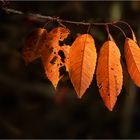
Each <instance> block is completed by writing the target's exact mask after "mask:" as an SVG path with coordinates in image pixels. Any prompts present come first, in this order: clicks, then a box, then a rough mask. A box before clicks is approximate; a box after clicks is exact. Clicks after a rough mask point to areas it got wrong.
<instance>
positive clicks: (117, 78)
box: [96, 41, 123, 111]
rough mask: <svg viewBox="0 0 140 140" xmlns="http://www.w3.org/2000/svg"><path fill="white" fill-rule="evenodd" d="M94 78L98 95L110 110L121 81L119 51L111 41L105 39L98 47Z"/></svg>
mask: <svg viewBox="0 0 140 140" xmlns="http://www.w3.org/2000/svg"><path fill="white" fill-rule="evenodd" d="M96 79H97V85H98V88H99V92H100V95H101V97H102V99H103V101H104V103H105V105H106V107H107V108H108V109H109V110H110V111H112V110H113V107H114V105H115V103H116V101H117V96H118V95H119V94H120V91H121V89H122V83H123V75H122V67H121V63H120V51H119V49H118V47H117V46H116V44H115V42H113V41H106V42H105V43H104V44H103V46H102V47H101V49H100V53H99V58H98V64H97V71H96Z"/></svg>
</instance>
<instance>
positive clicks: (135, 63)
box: [124, 38, 140, 87]
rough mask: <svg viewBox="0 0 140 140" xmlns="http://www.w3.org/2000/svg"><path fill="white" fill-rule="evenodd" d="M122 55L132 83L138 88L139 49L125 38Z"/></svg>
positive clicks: (139, 70) (139, 83) (139, 81)
mask: <svg viewBox="0 0 140 140" xmlns="http://www.w3.org/2000/svg"><path fill="white" fill-rule="evenodd" d="M124 53H125V59H126V64H127V69H128V72H129V74H130V76H131V78H132V80H133V81H134V83H135V84H136V85H137V86H138V87H140V48H139V46H138V45H137V43H136V42H135V41H134V40H132V39H130V38H126V40H125V45H124Z"/></svg>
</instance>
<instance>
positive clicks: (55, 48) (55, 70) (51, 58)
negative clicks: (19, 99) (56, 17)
mask: <svg viewBox="0 0 140 140" xmlns="http://www.w3.org/2000/svg"><path fill="white" fill-rule="evenodd" d="M69 33H70V31H69V30H68V29H66V28H62V27H58V28H54V29H53V30H52V31H50V32H49V33H48V35H47V41H46V50H44V51H43V52H42V62H43V65H44V68H45V73H46V75H47V77H48V79H49V80H50V81H51V82H52V84H53V86H54V87H55V88H56V87H57V84H58V82H59V80H60V79H61V76H60V72H59V70H60V67H62V66H63V65H64V63H63V62H62V60H61V57H60V55H59V51H60V50H61V46H60V45H59V41H63V40H64V39H65V38H66V37H67V36H68V34H69Z"/></svg>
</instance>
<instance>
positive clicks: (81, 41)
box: [69, 34, 97, 98]
mask: <svg viewBox="0 0 140 140" xmlns="http://www.w3.org/2000/svg"><path fill="white" fill-rule="evenodd" d="M96 57H97V56H96V48H95V44H94V40H93V38H92V36H91V35H89V34H83V35H80V36H78V37H77V38H76V40H75V41H74V43H73V44H72V46H71V48H70V54H69V75H70V79H71V82H72V84H73V86H74V88H75V90H76V93H77V95H78V97H79V98H81V97H82V95H83V94H84V93H85V91H86V89H87V88H88V87H89V85H90V83H91V81H92V79H93V74H94V70H95V65H96Z"/></svg>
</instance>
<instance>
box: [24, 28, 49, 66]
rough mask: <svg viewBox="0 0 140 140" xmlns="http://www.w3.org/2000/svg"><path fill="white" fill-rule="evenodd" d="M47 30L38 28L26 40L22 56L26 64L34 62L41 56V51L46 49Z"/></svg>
mask: <svg viewBox="0 0 140 140" xmlns="http://www.w3.org/2000/svg"><path fill="white" fill-rule="evenodd" d="M46 37H47V30H46V29H42V28H38V29H35V30H34V31H33V32H31V33H30V34H29V36H28V37H27V38H26V41H25V46H24V48H23V51H22V55H23V58H24V61H25V63H26V64H28V63H30V62H32V61H34V60H35V59H37V58H38V57H40V56H41V51H42V49H43V48H44V47H45V46H44V45H45V42H46Z"/></svg>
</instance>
